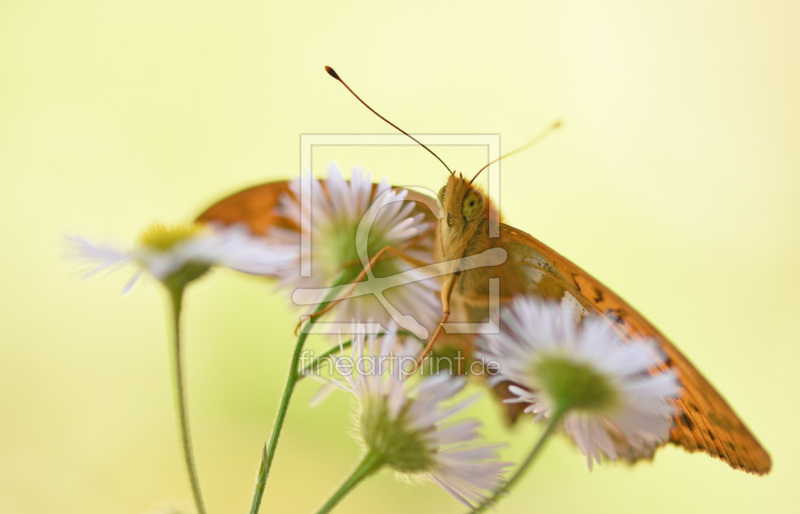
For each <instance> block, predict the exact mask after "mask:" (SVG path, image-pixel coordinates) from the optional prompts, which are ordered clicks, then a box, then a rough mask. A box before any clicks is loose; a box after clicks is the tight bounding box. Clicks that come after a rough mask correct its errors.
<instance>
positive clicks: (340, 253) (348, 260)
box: [312, 220, 401, 279]
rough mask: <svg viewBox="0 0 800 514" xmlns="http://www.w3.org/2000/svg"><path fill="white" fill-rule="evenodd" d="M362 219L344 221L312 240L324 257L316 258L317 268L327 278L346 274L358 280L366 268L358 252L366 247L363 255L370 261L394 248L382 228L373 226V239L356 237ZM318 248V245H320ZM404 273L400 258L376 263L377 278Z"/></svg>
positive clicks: (374, 268) (321, 231) (374, 269)
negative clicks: (382, 252)
mask: <svg viewBox="0 0 800 514" xmlns="http://www.w3.org/2000/svg"><path fill="white" fill-rule="evenodd" d="M357 228H358V220H356V221H352V220H344V221H339V222H337V223H333V224H331V225H329V226H327V227H324V229H322V230H320V231H319V232H318V234H319V237H318V238H315V239H314V240H313V241H312V244H313V245H315V246H314V251H315V252H320V257H319V258H316V256H315V259H314V266H315V267H317V269H318V270H319V271H320V272H321V273H322V274H323V275H322V276H327V277H339V276H342V274H343V273H344V275H345V276H346V277H348V278H350V277H351V276H352V277H351V278H352V279H354V278H355V277H356V276H358V274H359V273H361V271H363V269H364V267H363V266H362V264H361V259H360V257H359V254H358V251H357V250H358V249H359V248H362V247H366V250H367V251H366V252H363V253H364V254H365V255H367V256H368V258H372V257H374V256H375V255H376V254H377V253H378V252H379V251H380V250H382V249H383V248H385V247H386V246H390V245H391V241H389V240H387V238H386V237H385V234H384V233H383V231H382V230H380V229H379V228H378V227H375V226H373V227H372V229H371V230H370V233H369V236H368V237H366V238H364V239H366V241H364V240H359V239H358V238H357V237H356V232H357ZM317 245H318V246H317ZM400 271H401V269H400V267H399V266H398V262H397V259H381V260H379V261H378V262H376V263H375V266H374V267H373V268H372V272H373V274H374V275H375V276H376V277H386V276H390V275H394V274H396V273H399V272H400Z"/></svg>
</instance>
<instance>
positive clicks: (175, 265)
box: [67, 223, 294, 292]
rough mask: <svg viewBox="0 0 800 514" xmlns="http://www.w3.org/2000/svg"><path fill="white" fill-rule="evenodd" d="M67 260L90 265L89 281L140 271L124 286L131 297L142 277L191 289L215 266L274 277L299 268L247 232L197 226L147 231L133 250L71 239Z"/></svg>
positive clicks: (290, 256)
mask: <svg viewBox="0 0 800 514" xmlns="http://www.w3.org/2000/svg"><path fill="white" fill-rule="evenodd" d="M67 242H68V244H69V249H68V256H69V257H71V258H73V259H76V260H79V261H82V262H84V263H86V264H88V265H89V269H88V271H87V272H86V273H85V276H89V275H94V274H96V273H99V272H101V271H108V272H114V271H116V270H118V269H119V268H121V267H123V266H124V265H127V264H133V265H134V266H136V267H137V268H139V269H138V271H137V272H136V274H135V275H134V276H133V278H132V279H131V280H130V281H129V282H128V284H127V285H126V286H125V289H124V291H125V292H127V291H128V290H129V289H130V288H131V287H132V286H133V284H134V283H135V282H136V280H137V279H138V278H139V276H140V275H141V273H142V272H148V273H149V274H151V275H152V276H153V277H155V278H156V279H158V280H159V281H161V282H163V283H165V284H167V285H168V286H170V285H179V286H180V285H186V284H187V283H188V282H190V281H192V280H194V279H196V278H199V277H200V276H202V275H203V274H205V273H206V272H207V271H208V270H209V269H210V267H211V266H224V267H226V268H231V269H234V270H237V271H242V272H245V273H251V274H255V275H267V274H273V273H275V272H276V270H279V269H283V268H285V267H288V266H293V265H294V256H293V253H292V252H290V251H288V250H287V249H286V248H282V247H269V246H268V245H267V244H266V243H265V241H264V239H263V238H260V237H255V236H253V235H252V234H250V232H249V231H248V230H247V228H245V227H240V226H235V225H233V226H229V227H216V226H209V225H202V224H198V223H191V224H182V225H173V226H165V225H161V224H156V225H153V226H151V227H149V228H148V229H146V230H144V231H143V232H142V234H141V235H140V237H139V241H138V244H137V245H136V246H134V247H133V248H130V249H126V250H123V249H120V248H117V247H113V246H109V245H99V244H95V243H92V242H89V241H87V240H86V239H84V238H82V237H77V236H76V237H68V238H67Z"/></svg>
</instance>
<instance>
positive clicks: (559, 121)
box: [553, 120, 564, 129]
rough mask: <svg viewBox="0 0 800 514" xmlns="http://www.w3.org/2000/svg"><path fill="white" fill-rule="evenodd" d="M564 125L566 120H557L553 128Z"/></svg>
mask: <svg viewBox="0 0 800 514" xmlns="http://www.w3.org/2000/svg"><path fill="white" fill-rule="evenodd" d="M563 126H564V120H556V121H554V122H553V128H554V129H559V128H561V127H563Z"/></svg>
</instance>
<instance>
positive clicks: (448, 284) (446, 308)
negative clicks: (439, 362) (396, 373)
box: [411, 274, 458, 373]
mask: <svg viewBox="0 0 800 514" xmlns="http://www.w3.org/2000/svg"><path fill="white" fill-rule="evenodd" d="M457 276H458V275H456V274H452V275H447V276H446V278H445V281H444V284H443V285H442V319H441V320H440V321H439V324H438V325H437V326H436V330H435V331H434V332H433V335H432V336H431V338H430V339H429V340H428V343H427V344H426V345H425V348H423V349H422V351H421V352H420V353H419V355H418V356H417V361H416V364H415V365H414V369H413V370H412V372H411V373H414V372H415V371H417V369H418V368H419V367H420V365H422V361H423V360H425V357H427V356H428V354H429V353H431V349H432V348H433V345H434V343H436V340H437V339H439V336H440V335H441V334H442V331H443V330H444V324H445V323H447V320H448V319H449V318H450V296H451V295H452V294H453V288H454V287H455V284H456V277H457Z"/></svg>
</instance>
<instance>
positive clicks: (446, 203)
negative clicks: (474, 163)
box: [438, 173, 494, 230]
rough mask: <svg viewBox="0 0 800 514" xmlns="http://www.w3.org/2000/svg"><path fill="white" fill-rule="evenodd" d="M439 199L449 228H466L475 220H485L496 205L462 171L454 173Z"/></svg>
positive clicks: (440, 191) (441, 191)
mask: <svg viewBox="0 0 800 514" xmlns="http://www.w3.org/2000/svg"><path fill="white" fill-rule="evenodd" d="M438 196H439V201H440V202H441V204H442V208H443V209H444V213H445V216H444V218H443V223H445V224H446V225H447V228H449V229H456V230H457V229H459V228H465V227H467V226H469V225H471V224H473V222H474V221H475V220H485V219H486V218H487V217H488V216H489V211H490V209H493V208H494V207H493V206H492V205H491V202H490V200H489V199H488V198H487V197H486V194H485V193H484V192H483V191H481V190H480V189H479V188H478V187H476V186H474V185H472V184H470V182H469V181H468V180H467V179H465V178H464V176H463V175H461V174H460V173H453V174H452V175H450V176H449V177H448V178H447V184H445V185H444V186H443V187H442V188H441V189H440V190H439V195H438Z"/></svg>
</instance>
